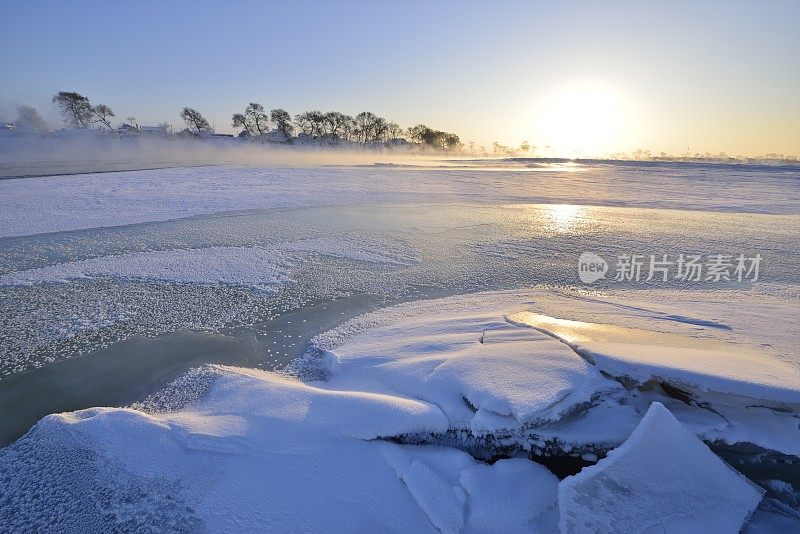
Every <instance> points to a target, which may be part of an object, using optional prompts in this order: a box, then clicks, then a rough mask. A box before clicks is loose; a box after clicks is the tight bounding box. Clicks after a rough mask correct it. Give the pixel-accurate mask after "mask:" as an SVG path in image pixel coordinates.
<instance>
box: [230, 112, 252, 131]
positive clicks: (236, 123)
mask: <svg viewBox="0 0 800 534" xmlns="http://www.w3.org/2000/svg"><path fill="white" fill-rule="evenodd" d="M232 121H233V122H232V124H231V125H232V126H233V127H234V128H244V131H245V132H247V133H248V134H249V135H253V132H252V130H251V129H250V125H249V124H248V123H247V117H245V116H244V114H243V113H234V114H233V117H232Z"/></svg>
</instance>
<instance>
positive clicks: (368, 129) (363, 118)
mask: <svg viewBox="0 0 800 534" xmlns="http://www.w3.org/2000/svg"><path fill="white" fill-rule="evenodd" d="M377 120H378V116H377V115H375V114H374V113H371V112H369V111H362V112H361V113H359V114H358V115H356V118H355V134H356V138H357V139H358V140H359V141H361V142H362V143H368V142H370V141H372V140H373V137H374V132H375V126H376V121H377Z"/></svg>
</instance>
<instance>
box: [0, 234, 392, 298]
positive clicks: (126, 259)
mask: <svg viewBox="0 0 800 534" xmlns="http://www.w3.org/2000/svg"><path fill="white" fill-rule="evenodd" d="M305 254H322V255H328V256H334V257H339V258H346V259H352V260H356V261H364V262H370V263H382V264H388V265H397V264H400V263H401V262H402V260H399V259H397V258H395V257H392V256H391V255H389V254H388V253H387V252H385V251H383V250H382V249H381V248H380V247H378V246H376V245H373V244H367V243H363V242H359V241H358V240H356V239H355V238H354V237H353V236H337V237H320V238H311V239H303V240H298V241H288V242H283V243H280V244H276V245H274V246H271V247H263V246H252V247H206V248H198V249H175V250H154V251H147V252H132V253H127V254H119V255H112V256H102V257H99V258H91V259H86V260H79V261H73V262H65V263H58V264H55V265H48V266H46V267H39V268H35V269H28V270H23V271H14V272H10V273H6V274H2V275H0V285H26V284H33V283H43V282H45V283H55V282H60V281H64V280H76V279H83V278H97V277H109V278H119V279H135V280H156V281H167V282H177V283H189V284H223V285H229V286H242V287H248V288H251V289H257V290H265V289H271V288H275V287H276V286H280V285H282V284H286V283H289V282H290V281H291V267H292V266H293V264H294V263H296V262H297V261H298V259H300V258H302V256H303V255H305Z"/></svg>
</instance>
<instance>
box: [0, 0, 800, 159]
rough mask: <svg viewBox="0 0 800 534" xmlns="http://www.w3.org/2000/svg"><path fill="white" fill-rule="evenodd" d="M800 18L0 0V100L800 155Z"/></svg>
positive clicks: (610, 8)
mask: <svg viewBox="0 0 800 534" xmlns="http://www.w3.org/2000/svg"><path fill="white" fill-rule="evenodd" d="M798 20H800V2H793V1H785V2H781V1H775V2H767V3H758V2H603V3H601V2H488V1H487V2H446V1H440V2H416V1H409V2H400V1H396V2H366V1H364V2H360V1H359V2H357V1H341V2H323V1H320V2H308V1H299V2H245V1H239V2H237V1H231V2H221V1H220V2H209V1H192V2H184V1H162V2H155V1H150V0H140V1H136V2H133V1H130V2H128V1H119V2H116V1H115V2H108V1H106V2H100V1H82V0H73V1H69V2H56V1H52V2H45V1H25V2H23V1H5V2H3V3H2V4H0V49H2V50H3V53H2V54H0V72H2V73H3V74H2V76H0V118H5V117H8V118H13V115H14V111H13V110H14V109H15V108H16V106H17V105H18V104H20V103H29V104H33V105H35V106H37V107H39V108H40V109H41V110H42V112H43V114H45V116H46V118H47V119H48V120H49V121H51V122H52V123H57V122H58V115H57V114H56V113H55V110H53V109H52V105H51V104H50V97H51V96H52V94H53V93H55V92H56V91H59V90H73V91H78V92H80V93H83V94H85V95H86V96H88V97H90V98H91V100H92V101H93V102H94V103H106V104H108V105H110V106H111V107H112V108H113V109H114V110H115V111H116V113H117V116H118V118H122V117H126V116H128V115H134V116H136V117H137V118H139V121H140V123H142V124H145V123H156V122H160V121H164V120H166V121H169V122H172V123H173V124H176V125H178V124H179V123H180V119H179V117H178V113H179V111H180V109H181V108H182V107H183V106H191V107H194V108H197V109H198V110H200V111H201V112H203V113H204V114H205V115H206V116H207V117H208V118H209V119H210V120H212V121H213V122H214V123H215V125H216V127H217V129H218V130H220V131H226V130H230V129H231V128H230V115H231V114H232V113H234V112H237V111H240V110H241V109H243V108H244V106H245V105H246V104H247V103H248V102H250V101H257V102H260V103H262V104H263V105H264V106H265V107H267V108H270V109H271V108H274V107H282V108H285V109H286V110H288V111H289V112H290V113H293V114H294V113H298V112H301V111H305V110H308V109H321V110H323V111H326V110H333V109H335V110H341V111H344V112H346V113H357V112H359V111H362V110H370V111H373V112H375V113H377V114H379V115H382V116H385V117H387V118H389V119H392V120H394V121H396V122H398V123H399V124H401V126H410V125H413V124H416V123H419V122H424V123H427V124H429V125H430V126H432V127H435V128H439V129H445V130H451V131H455V132H456V133H459V134H460V135H461V137H462V139H464V140H467V141H469V140H474V141H476V142H477V143H478V144H485V145H487V146H488V145H490V144H491V143H492V142H493V141H495V140H496V141H499V142H501V143H505V144H517V143H519V142H520V141H522V140H527V141H529V142H530V143H531V144H534V145H538V146H545V145H551V146H555V145H558V144H559V143H561V144H562V145H564V147H563V148H564V150H578V151H579V152H580V151H583V152H590V151H599V152H609V151H630V150H633V149H636V148H647V149H650V150H653V151H654V152H658V151H661V150H664V151H668V152H678V151H685V150H686V149H687V148H689V149H690V150H692V151H698V152H706V151H710V152H715V153H716V152H719V151H727V152H729V153H731V154H736V153H746V154H761V153H765V152H771V151H774V152H783V153H787V154H798V153H800V98H798V96H797V95H798V92H800V61H798V60H797V58H796V56H797V53H798V51H800V32H798V31H797V29H796V25H797V21H798ZM594 110H597V111H594ZM562 119H563V120H562ZM611 123H613V125H614V127H613V128H607V127H606V125H607V124H611ZM574 140H579V141H580V143H583V144H582V145H581V146H569V144H570V143H571V142H573V141H574ZM575 142H577V141H575ZM554 150H556V149H554Z"/></svg>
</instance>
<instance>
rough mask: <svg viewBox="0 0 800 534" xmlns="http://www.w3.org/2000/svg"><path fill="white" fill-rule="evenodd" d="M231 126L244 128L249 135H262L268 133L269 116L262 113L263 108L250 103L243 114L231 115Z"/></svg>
mask: <svg viewBox="0 0 800 534" xmlns="http://www.w3.org/2000/svg"><path fill="white" fill-rule="evenodd" d="M233 126H234V127H239V126H241V127H244V129H245V130H247V133H249V134H250V135H264V134H265V133H267V132H268V131H269V116H267V114H266V113H265V112H264V106H262V105H261V104H257V103H255V102H251V103H250V104H248V105H247V107H246V108H245V110H244V113H235V114H234V115H233Z"/></svg>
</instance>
